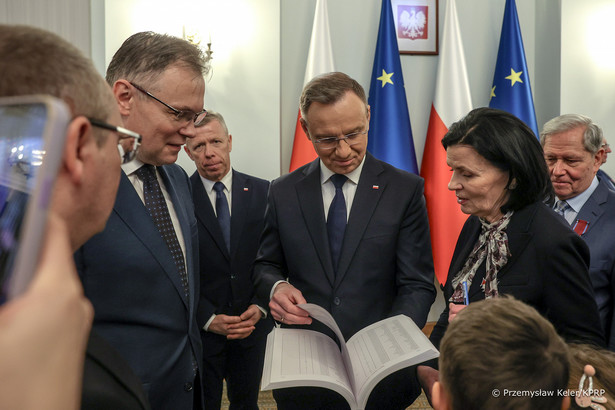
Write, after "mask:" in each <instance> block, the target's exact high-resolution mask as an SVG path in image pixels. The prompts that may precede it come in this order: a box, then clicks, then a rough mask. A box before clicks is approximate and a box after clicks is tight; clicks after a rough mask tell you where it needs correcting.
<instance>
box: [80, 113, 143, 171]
mask: <svg viewBox="0 0 615 410" xmlns="http://www.w3.org/2000/svg"><path fill="white" fill-rule="evenodd" d="M88 121H90V124H92V125H93V126H94V127H98V128H104V129H106V130H110V131H114V132H116V133H117V134H118V137H119V139H125V138H132V139H133V140H134V143H133V145H132V150H131V151H126V150H125V151H126V153H125V154H124V156H125V158H124V160H125V162H128V161H132V160H133V159H134V158H135V157H136V156H137V152H139V146H140V145H141V135H139V134H137V133H136V132H134V131H130V130H127V129H126V128H124V127H117V126H115V125H111V124H108V123H106V122H104V121H100V120H97V119H94V118H89V117H88Z"/></svg>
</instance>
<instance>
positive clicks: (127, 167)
mask: <svg viewBox="0 0 615 410" xmlns="http://www.w3.org/2000/svg"><path fill="white" fill-rule="evenodd" d="M143 165H145V164H144V163H143V162H141V161H139V160H138V159H137V158H135V159H133V160H132V161H129V162H126V163H124V164H122V170H123V171H124V173H125V174H126V175H130V174H132V173H134V172H136V171H137V170H138V169H139V168H141V167H142V166H143Z"/></svg>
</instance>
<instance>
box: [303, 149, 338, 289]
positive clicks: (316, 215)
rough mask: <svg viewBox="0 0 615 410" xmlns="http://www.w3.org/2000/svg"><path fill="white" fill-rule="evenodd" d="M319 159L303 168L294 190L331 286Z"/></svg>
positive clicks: (333, 278)
mask: <svg viewBox="0 0 615 410" xmlns="http://www.w3.org/2000/svg"><path fill="white" fill-rule="evenodd" d="M319 161H320V160H319V159H318V158H317V159H316V160H315V161H312V163H311V164H310V165H309V166H308V167H307V168H306V169H305V171H304V175H305V178H303V179H301V180H300V181H298V182H297V184H296V185H295V190H296V192H297V197H298V199H299V206H300V207H301V213H302V214H303V218H304V221H305V226H306V227H307V229H308V231H309V233H310V237H311V239H312V244H313V245H314V248H315V249H316V253H317V254H318V257H319V259H320V263H321V265H322V267H323V270H324V272H325V275H326V277H327V279H328V280H329V283H330V284H331V286H333V283H334V281H335V273H334V272H333V263H332V262H331V253H330V251H329V239H328V237H327V224H326V221H325V210H324V207H323V204H322V187H321V186H320V168H319Z"/></svg>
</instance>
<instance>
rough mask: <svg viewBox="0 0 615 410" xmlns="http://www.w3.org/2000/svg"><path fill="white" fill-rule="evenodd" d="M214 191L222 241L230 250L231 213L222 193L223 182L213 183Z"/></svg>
mask: <svg viewBox="0 0 615 410" xmlns="http://www.w3.org/2000/svg"><path fill="white" fill-rule="evenodd" d="M214 191H216V216H217V217H218V223H219V224H220V229H222V236H223V237H224V243H225V244H226V249H227V250H228V251H230V250H231V214H230V212H229V207H228V201H227V200H226V195H224V184H223V183H222V182H220V181H218V182H216V183H215V184H214Z"/></svg>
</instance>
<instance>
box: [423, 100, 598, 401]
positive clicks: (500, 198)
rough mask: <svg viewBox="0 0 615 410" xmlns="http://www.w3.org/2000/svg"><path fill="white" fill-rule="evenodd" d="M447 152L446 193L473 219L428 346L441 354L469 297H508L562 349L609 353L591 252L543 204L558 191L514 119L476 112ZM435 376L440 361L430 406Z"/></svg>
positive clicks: (428, 383)
mask: <svg viewBox="0 0 615 410" xmlns="http://www.w3.org/2000/svg"><path fill="white" fill-rule="evenodd" d="M442 145H443V146H444V148H445V149H446V160H447V164H448V165H449V166H450V167H451V169H452V177H451V180H450V182H449V185H448V187H449V189H450V190H453V191H455V195H456V196H457V202H458V203H459V205H460V206H461V211H462V212H463V213H466V214H469V215H471V216H470V217H469V218H468V220H467V221H466V223H465V224H464V226H463V229H462V230H461V233H460V234H459V239H458V241H457V246H456V248H455V251H454V253H453V257H452V260H451V264H450V268H449V273H448V277H447V281H446V284H445V285H444V290H443V294H444V298H445V303H446V308H445V309H444V311H443V312H442V314H441V315H440V318H439V319H438V322H437V324H436V326H435V327H434V329H433V331H432V333H431V336H430V340H431V341H432V343H433V344H434V345H435V346H436V347H438V346H439V345H440V341H441V340H442V337H443V336H444V334H445V332H446V329H447V327H448V324H449V322H450V321H451V320H453V319H454V317H455V315H456V314H457V313H458V312H459V311H460V310H461V309H463V308H464V307H465V306H466V304H465V303H466V293H467V301H469V303H472V302H474V301H478V300H483V299H489V298H494V297H498V296H499V295H505V294H509V295H512V296H514V297H515V298H516V299H519V300H521V301H523V302H525V303H527V304H529V305H530V306H533V307H534V308H536V310H538V312H540V313H541V314H542V315H544V316H545V317H546V318H547V319H548V320H549V321H550V322H551V323H552V324H553V326H555V329H556V330H557V332H558V333H559V334H560V335H562V336H563V337H564V338H565V339H566V340H568V341H584V342H587V343H593V344H595V345H597V346H604V345H605V338H604V333H603V332H602V328H601V326H600V319H599V316H598V309H597V307H596V302H595V300H594V296H593V291H592V287H591V282H590V279H589V273H588V266H589V250H588V248H587V245H586V244H585V242H584V241H583V240H582V239H581V238H580V237H579V236H578V235H577V234H576V233H574V232H573V231H572V230H571V229H570V227H569V226H567V224H566V223H565V221H563V220H562V219H561V218H560V217H559V216H558V215H557V214H556V213H555V212H553V210H552V209H550V207H549V206H548V205H546V204H545V200H547V201H548V200H551V201H552V199H553V188H552V186H551V181H550V179H549V174H548V171H547V166H546V164H545V161H544V157H543V153H542V149H541V147H540V144H539V142H538V140H537V139H536V137H535V136H534V134H533V133H532V131H531V130H530V129H529V128H528V127H527V126H526V125H525V124H524V123H523V122H522V121H521V120H519V119H518V118H517V117H515V116H513V115H511V114H509V113H506V112H504V111H500V110H495V109H491V108H478V109H475V110H473V111H471V112H470V113H469V114H468V115H467V116H466V117H464V118H463V119H461V120H460V121H458V122H456V123H454V124H453V125H452V126H451V128H450V130H449V131H448V133H447V134H446V135H445V136H444V138H443V139H442ZM464 289H467V292H465V291H464ZM490 331H491V329H490V328H489V326H486V327H485V332H490ZM481 360H482V359H481ZM436 369H437V363H436V361H431V362H430V363H429V365H423V366H419V367H418V375H419V380H420V381H421V384H422V386H423V389H424V390H425V393H426V394H427V396H428V397H429V395H430V393H431V387H432V385H433V383H434V381H436V380H437V379H438V371H437V370H436Z"/></svg>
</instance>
